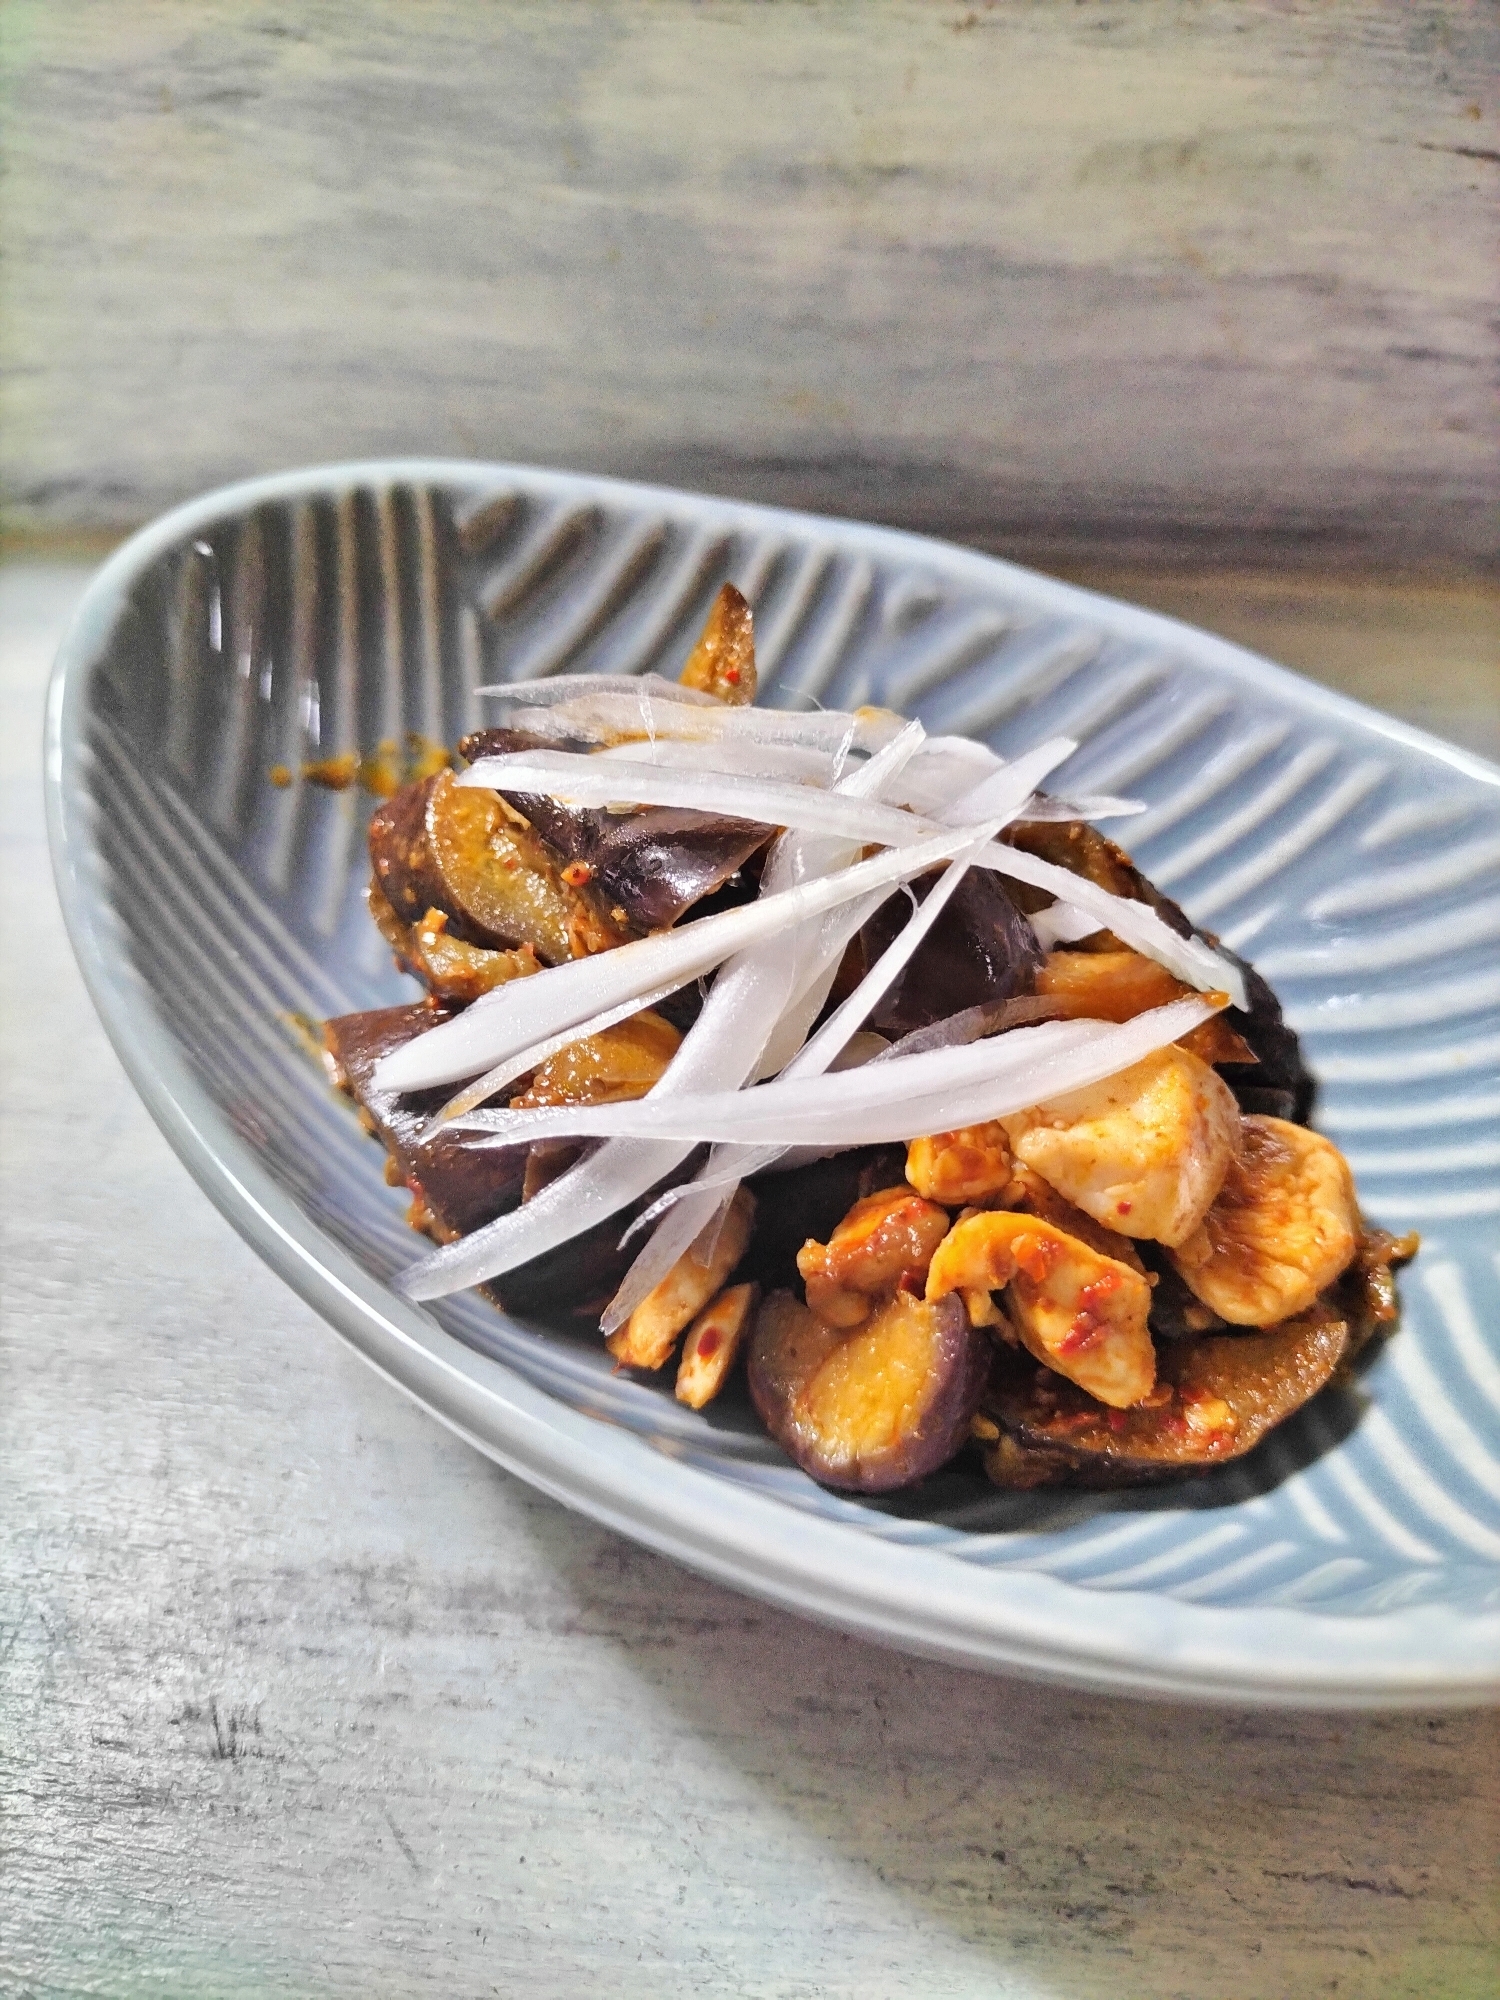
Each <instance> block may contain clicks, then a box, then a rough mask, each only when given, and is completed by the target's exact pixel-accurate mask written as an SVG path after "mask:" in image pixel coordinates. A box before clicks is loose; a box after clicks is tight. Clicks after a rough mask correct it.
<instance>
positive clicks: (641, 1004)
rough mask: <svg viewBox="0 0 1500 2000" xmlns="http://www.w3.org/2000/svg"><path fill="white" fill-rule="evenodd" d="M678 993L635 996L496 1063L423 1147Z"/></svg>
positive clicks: (428, 1132)
mask: <svg viewBox="0 0 1500 2000" xmlns="http://www.w3.org/2000/svg"><path fill="white" fill-rule="evenodd" d="M677 991H678V986H677V982H676V981H675V980H674V981H673V983H672V984H671V985H670V986H659V987H658V988H657V989H656V991H655V992H654V993H639V994H634V995H632V997H631V998H630V999H629V1000H622V1001H621V1002H620V1003H619V1005H618V1006H615V1007H606V1008H605V1010H604V1012H603V1013H602V1014H594V1015H592V1016H590V1018H589V1019H588V1020H587V1021H583V1022H580V1023H579V1024H578V1026H576V1027H572V1028H565V1029H564V1030H563V1031H562V1033H561V1034H559V1035H549V1036H547V1038H546V1040H545V1041H540V1042H533V1043H532V1045H531V1047H530V1048H528V1049H523V1050H522V1052H521V1054H520V1055H519V1056H512V1057H511V1058H510V1059H509V1060H508V1061H507V1062H503V1063H497V1064H496V1065H495V1067H494V1068H493V1069H489V1070H486V1071H485V1073H484V1075H483V1076H481V1077H476V1078H475V1080H474V1082H473V1083H469V1084H465V1086H464V1088H463V1089H462V1090H460V1091H458V1092H457V1093H456V1094H455V1095H454V1096H452V1097H450V1098H449V1099H448V1102H447V1103H446V1104H445V1105H444V1106H443V1108H442V1110H441V1111H436V1112H434V1113H433V1115H432V1119H431V1121H430V1122H429V1123H428V1125H427V1126H426V1127H425V1129H424V1130H423V1132H422V1136H421V1140H420V1142H419V1143H420V1144H422V1145H425V1144H426V1143H427V1141H428V1140H429V1139H432V1138H435V1137H436V1136H437V1134H438V1132H439V1131H441V1129H442V1127H443V1126H444V1125H446V1124H447V1123H448V1121H449V1120H450V1119H452V1118H458V1117H460V1116H461V1115H462V1114H463V1113H464V1112H465V1111H472V1110H474V1109H475V1107H476V1106H477V1105H480V1104H483V1103H484V1101H485V1099H486V1098H487V1097H498V1096H499V1094H500V1092H501V1091H502V1090H504V1089H505V1087H506V1085H507V1084H510V1083H514V1082H515V1081H516V1079H517V1078H518V1077H522V1076H525V1075H526V1073H527V1071H528V1070H533V1069H539V1068H540V1067H541V1065H542V1064H543V1063H544V1062H546V1060H547V1058H548V1057H549V1056H555V1055H556V1054H557V1053H558V1051H559V1050H560V1049H566V1048H570V1047H571V1046H572V1044H573V1043H574V1042H581V1041H583V1039H584V1038H585V1037H586V1036H588V1035H602V1034H603V1033H604V1031H605V1029H606V1028H617V1027H618V1026H619V1025H620V1023H621V1022H622V1021H630V1020H633V1019H634V1018H635V1016H636V1015H637V1014H640V1013H643V1012H644V1011H645V1009H646V1008H648V1007H656V1006H659V1005H660V1003H661V1002H662V1001H663V1000H665V999H667V998H668V996H669V995H670V994H673V993H675V992H677Z"/></svg>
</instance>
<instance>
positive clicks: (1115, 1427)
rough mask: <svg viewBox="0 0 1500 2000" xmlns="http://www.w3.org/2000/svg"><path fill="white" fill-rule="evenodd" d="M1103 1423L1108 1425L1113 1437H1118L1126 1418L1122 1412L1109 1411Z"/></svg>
mask: <svg viewBox="0 0 1500 2000" xmlns="http://www.w3.org/2000/svg"><path fill="white" fill-rule="evenodd" d="M1104 1421H1105V1422H1106V1423H1107V1424H1108V1425H1109V1427H1110V1429H1111V1430H1112V1431H1113V1432H1114V1434H1115V1436H1116V1437H1118V1436H1119V1435H1120V1433H1121V1431H1122V1430H1124V1428H1125V1425H1126V1422H1127V1418H1126V1415H1125V1412H1124V1411H1123V1410H1111V1411H1110V1413H1109V1415H1108V1416H1107V1417H1106V1418H1105V1420H1104Z"/></svg>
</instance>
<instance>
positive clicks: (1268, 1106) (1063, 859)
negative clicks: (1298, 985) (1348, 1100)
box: [1001, 820, 1314, 1125]
mask: <svg viewBox="0 0 1500 2000" xmlns="http://www.w3.org/2000/svg"><path fill="white" fill-rule="evenodd" d="M1001 838H1002V839H1003V840H1007V841H1009V842H1010V844H1011V845H1012V846H1013V847H1019V848H1020V849H1021V850H1022V851H1023V852H1024V853H1026V854H1035V855H1036V856H1037V857H1038V858H1039V859H1040V860H1042V861H1051V862H1053V863H1055V864H1056V866H1058V867H1059V868H1066V869H1068V870H1069V871H1070V872H1071V873H1072V874H1074V875H1081V876H1083V877H1084V879H1085V880H1086V881H1089V882H1096V883H1098V885H1099V887H1100V888H1101V889H1108V890H1109V891H1110V893H1111V894H1112V895H1115V896H1128V897H1129V898H1130V900H1131V901H1132V902H1135V903H1146V904H1149V906H1150V907H1151V908H1152V909H1153V910H1155V912H1156V914H1157V915H1158V916H1159V917H1160V918H1161V920H1162V922H1163V923H1164V924H1167V925H1169V926H1170V927H1171V929H1173V930H1174V931H1176V933H1177V935H1178V936H1179V937H1195V938H1201V939H1202V940H1203V941H1204V943H1206V944H1210V945H1212V946H1213V947H1214V949H1215V950H1216V951H1220V952H1223V954H1224V956H1225V958H1227V959H1228V960H1229V961H1230V963H1231V964H1232V965H1237V966H1238V967H1239V969H1240V971H1241V972H1242V973H1243V974H1244V976H1245V991H1246V997H1247V998H1248V1000H1249V1002H1250V1004H1249V1007H1248V1008H1239V1007H1230V1008H1227V1009H1226V1010H1225V1011H1224V1013H1223V1014H1221V1015H1220V1016H1219V1017H1218V1018H1219V1019H1220V1020H1221V1021H1222V1022H1223V1023H1224V1025H1225V1027H1226V1028H1228V1029H1230V1030H1232V1031H1233V1032H1234V1033H1235V1034H1237V1035H1239V1036H1240V1037H1241V1038H1242V1039H1243V1041H1244V1042H1245V1044H1246V1046H1247V1047H1248V1048H1249V1050H1250V1051H1251V1054H1252V1055H1253V1057H1254V1061H1253V1062H1249V1063H1239V1062H1219V1063H1216V1064H1215V1068H1216V1069H1217V1070H1218V1073H1219V1075H1220V1076H1222V1077H1223V1079H1224V1081H1225V1082H1226V1083H1227V1084H1228V1085H1229V1088H1230V1089H1231V1090H1232V1091H1233V1092H1234V1095H1235V1099H1236V1101H1237V1102H1238V1104H1239V1107H1240V1109H1241V1111H1254V1112H1262V1113H1264V1114H1265V1115H1266V1116H1267V1117H1271V1118H1285V1119H1287V1120H1289V1121H1290V1122H1291V1123H1293V1124H1297V1125H1305V1124H1306V1123H1307V1121H1308V1119H1309V1117H1310V1116H1311V1115H1312V1103H1313V1090H1314V1084H1313V1078H1312V1074H1311V1072H1310V1071H1309V1070H1308V1068H1307V1065H1306V1064H1305V1063H1304V1062H1303V1060H1302V1045H1301V1043H1300V1042H1299V1041H1298V1040H1297V1037H1296V1035H1295V1034H1294V1033H1293V1032H1292V1030H1291V1029H1290V1028H1289V1027H1288V1026H1287V1025H1286V1022H1285V1021H1284V1020H1283V1018H1282V1013H1281V1002H1280V1001H1279V1000H1278V999H1277V998H1276V995H1275V994H1274V993H1273V992H1272V991H1271V989H1270V987H1269V986H1268V985H1267V984H1266V982H1265V980H1264V979H1262V978H1261V976H1260V974H1259V973H1258V972H1257V971H1256V970H1255V968H1254V966H1253V965H1250V964H1248V963H1247V962H1246V961H1245V960H1244V959H1243V958H1241V957H1240V955H1239V953H1238V952H1234V951H1230V950H1229V949H1228V948H1227V947H1226V946H1224V945H1222V944H1220V943H1219V940H1218V939H1217V938H1216V937H1215V936H1214V934H1213V932H1212V931H1206V930H1202V929H1200V927H1199V926H1198V925H1197V924H1195V923H1194V922H1193V921H1192V919H1191V918H1190V917H1189V916H1188V915H1187V913H1186V911H1185V910H1184V909H1183V908H1182V906H1181V904H1180V903H1174V902H1173V900H1172V898H1171V897H1170V896H1164V895H1163V894H1162V892H1161V890H1160V889H1158V888H1156V887H1154V886H1153V884H1152V883H1150V882H1149V881H1148V880H1147V879H1146V877H1145V876H1144V875H1143V874H1142V873H1141V871H1140V869H1139V868H1137V867H1136V865H1135V863H1134V862H1133V861H1132V860H1131V858H1130V856H1129V855H1128V854H1127V853H1126V852H1125V850H1124V848H1122V847H1117V846H1116V845H1115V843H1114V841H1112V840H1110V839H1108V838H1106V836H1105V835H1104V834H1102V833H1100V832H1099V831H1098V829H1097V828H1095V827H1092V826H1088V825H1086V824H1085V823H1084V822H1083V821H1082V820H1060V821H1059V820H1025V821H1022V822H1021V823H1020V824H1019V825H1016V826H1013V827H1009V828H1007V829H1006V831H1005V833H1003V834H1002V835H1001ZM1012 888H1013V893H1014V895H1015V898H1016V901H1017V903H1018V904H1019V905H1020V907H1021V908H1022V909H1023V910H1026V911H1028V912H1030V911H1034V910H1037V909H1040V908H1042V907H1044V905H1045V904H1046V903H1047V902H1048V901H1049V898H1048V896H1047V894H1046V892H1045V891H1044V890H1040V889H1034V888H1032V887H1031V886H1030V884H1028V883H1024V882H1017V883H1015V884H1013V885H1012ZM1070 949H1071V950H1074V951H1122V950H1124V949H1125V947H1124V946H1123V945H1122V944H1121V943H1120V941H1119V939H1118V938H1117V937H1115V936H1114V934H1113V933H1112V932H1110V931H1100V932H1098V933H1097V934H1096V935H1095V936H1093V937H1091V938H1083V939H1081V940H1080V941H1079V942H1078V943H1077V944H1075V945H1073V946H1071V947H1070Z"/></svg>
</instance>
